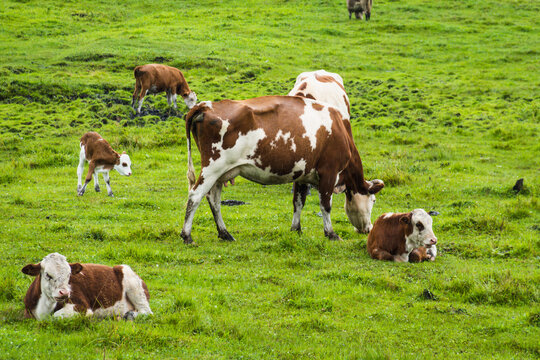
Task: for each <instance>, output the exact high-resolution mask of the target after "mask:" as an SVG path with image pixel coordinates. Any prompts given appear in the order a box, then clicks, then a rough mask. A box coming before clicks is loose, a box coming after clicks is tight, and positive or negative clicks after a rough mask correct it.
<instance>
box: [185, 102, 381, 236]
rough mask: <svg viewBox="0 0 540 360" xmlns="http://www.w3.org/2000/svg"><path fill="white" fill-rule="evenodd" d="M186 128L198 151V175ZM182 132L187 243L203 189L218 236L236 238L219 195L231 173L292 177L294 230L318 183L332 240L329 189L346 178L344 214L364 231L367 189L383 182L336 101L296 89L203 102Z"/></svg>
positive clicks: (261, 179) (278, 179)
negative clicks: (367, 167) (368, 175)
mask: <svg viewBox="0 0 540 360" xmlns="http://www.w3.org/2000/svg"><path fill="white" fill-rule="evenodd" d="M191 132H192V133H193V138H194V140H195V142H196V143H197V146H198V148H199V151H200V153H201V172H200V175H199V178H198V179H195V170H194V168H193V161H192V157H191V138H190V136H191V135H190V133H191ZM186 137H187V146H188V179H189V184H190V191H189V197H188V203H187V209H186V217H185V221H184V227H183V229H182V234H181V236H182V238H183V239H184V242H185V243H191V242H192V241H193V240H192V238H191V228H192V224H193V217H194V215H195V211H196V210H197V207H198V206H199V204H200V202H201V200H202V199H203V197H204V196H206V197H207V199H208V203H209V204H210V208H211V210H212V214H213V216H214V220H215V222H216V226H217V229H218V236H219V238H221V239H223V240H229V241H232V240H234V238H233V237H232V236H231V235H230V234H229V232H228V231H227V229H226V228H225V224H224V222H223V219H222V217H221V209H220V197H221V188H222V184H223V183H224V182H226V181H228V180H231V179H234V178H235V177H236V176H242V177H244V178H246V179H248V180H251V181H254V182H257V183H259V184H266V185H271V184H284V183H290V182H294V197H293V205H294V215H293V221H292V227H291V230H295V231H298V232H300V231H301V225H300V214H301V211H302V208H303V207H304V203H305V200H306V193H307V190H308V186H307V184H312V185H314V186H315V187H318V189H319V196H320V207H321V213H322V217H323V222H324V234H325V235H326V236H327V237H328V238H330V239H333V240H339V239H340V238H339V236H338V235H337V234H336V233H335V232H334V230H333V228H332V223H331V220H330V211H331V207H332V193H333V190H334V187H335V186H336V185H344V186H345V193H346V201H345V211H346V213H347V216H348V218H349V220H350V221H351V223H352V224H353V225H354V226H355V227H356V228H357V229H359V230H360V231H362V232H369V230H370V228H371V209H372V205H373V202H372V198H371V196H370V195H372V194H375V193H377V192H379V191H380V190H381V189H382V188H383V187H384V183H383V182H382V181H381V180H373V181H366V180H364V172H363V167H362V161H361V159H360V155H359V154H358V151H357V149H356V147H355V145H354V142H353V139H352V137H351V136H350V134H349V132H348V131H347V129H346V128H345V126H344V121H343V114H341V112H340V111H339V110H338V109H336V108H334V107H331V106H328V105H327V104H323V103H318V102H315V101H313V100H311V99H305V98H301V97H296V96H265V97H260V98H255V99H248V100H242V101H231V100H223V101H219V102H202V103H200V104H198V105H197V106H195V107H194V108H193V109H191V110H190V112H189V113H188V114H187V115H186ZM338 176H339V177H338Z"/></svg>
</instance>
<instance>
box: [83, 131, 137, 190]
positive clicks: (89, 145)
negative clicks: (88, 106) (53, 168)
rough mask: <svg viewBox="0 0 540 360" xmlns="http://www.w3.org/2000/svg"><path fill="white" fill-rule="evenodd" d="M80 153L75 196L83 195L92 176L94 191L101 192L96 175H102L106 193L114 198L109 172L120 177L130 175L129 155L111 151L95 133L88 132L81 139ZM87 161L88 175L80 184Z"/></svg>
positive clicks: (109, 146)
mask: <svg viewBox="0 0 540 360" xmlns="http://www.w3.org/2000/svg"><path fill="white" fill-rule="evenodd" d="M80 145H81V152H80V154H79V166H78V168H77V177H78V183H77V194H78V195H79V196H82V195H84V192H85V191H86V186H87V185H88V183H89V182H90V180H92V175H93V176H94V189H96V191H97V192H99V191H101V189H100V188H99V182H98V173H102V174H103V180H105V184H106V185H107V193H108V194H109V196H114V195H113V192H112V190H111V183H110V182H109V171H111V170H112V169H115V170H116V171H118V172H119V173H120V175H126V176H130V175H131V159H130V158H129V155H127V154H126V153H125V152H123V153H122V154H121V155H120V154H118V153H117V152H116V151H114V150H113V148H112V147H111V145H109V143H108V142H107V141H105V139H103V138H102V137H101V135H99V134H98V133H97V132H88V133H86V134H84V135H83V137H82V138H81V144H80ZM85 160H86V161H88V174H87V175H86V179H85V181H84V186H83V185H82V183H81V177H82V173H83V170H84V161H85Z"/></svg>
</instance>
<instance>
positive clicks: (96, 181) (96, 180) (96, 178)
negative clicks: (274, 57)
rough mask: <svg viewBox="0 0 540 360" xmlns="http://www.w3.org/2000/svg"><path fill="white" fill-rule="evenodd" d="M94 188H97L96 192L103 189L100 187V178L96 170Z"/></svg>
mask: <svg viewBox="0 0 540 360" xmlns="http://www.w3.org/2000/svg"><path fill="white" fill-rule="evenodd" d="M94 189H95V190H96V192H100V191H101V189H100V187H99V178H98V173H97V172H94Z"/></svg>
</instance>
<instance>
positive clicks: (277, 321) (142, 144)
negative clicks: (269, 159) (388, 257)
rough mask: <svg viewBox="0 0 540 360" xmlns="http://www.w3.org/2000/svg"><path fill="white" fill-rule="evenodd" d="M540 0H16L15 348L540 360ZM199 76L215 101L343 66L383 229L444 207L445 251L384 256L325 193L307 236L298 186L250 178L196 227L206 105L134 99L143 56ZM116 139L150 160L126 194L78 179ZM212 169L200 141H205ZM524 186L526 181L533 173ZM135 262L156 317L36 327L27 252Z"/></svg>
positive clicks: (2, 172) (283, 90)
mask: <svg viewBox="0 0 540 360" xmlns="http://www.w3.org/2000/svg"><path fill="white" fill-rule="evenodd" d="M539 12H540V5H539V3H538V2H537V1H533V0H521V1H506V2H500V1H490V0H481V1H477V0H463V1H459V2H446V1H435V0H433V1H428V0H411V1H407V2H404V1H384V0H381V1H375V2H374V4H373V10H372V16H371V20H370V21H369V22H366V21H355V20H349V19H348V11H347V8H346V2H345V1H344V0H343V1H342V0H340V1H295V0H289V1H251V0H243V1H236V0H231V1H169V0H163V1H144V0H143V1H132V0H127V1H125V2H122V4H118V5H111V3H110V2H102V1H87V2H80V1H78V2H75V1H59V0H51V1H47V2H43V1H41V2H38V1H35V0H24V1H12V0H4V1H3V2H2V5H1V6H0V211H1V212H2V214H3V216H1V217H0V252H1V253H2V256H1V258H0V265H1V266H0V354H1V355H0V358H2V359H28V358H32V359H50V358H53V357H58V356H66V355H68V356H75V357H76V358H81V359H83V358H84V359H104V358H105V359H158V358H163V359H173V358H191V359H230V358H235V359H236V358H249V359H322V358H346V359H417V358H430V359H431V358H447V359H456V358H473V359H480V358H486V359H507V358H516V359H537V358H538V357H539V356H540V346H539V344H540V341H539V340H540V305H539V301H540V266H539V260H540V171H539V169H540V141H539V139H540V137H539V135H540V125H539V123H540V122H539V119H538V112H539V90H538V89H539V88H540V86H539V85H540V69H539V66H538V55H539V52H540V40H539V39H540V28H539V27H538V13H539ZM146 63H164V64H167V65H170V66H174V67H176V68H178V69H180V70H181V71H182V72H183V73H184V75H185V76H186V79H188V81H189V86H190V88H191V89H192V90H193V91H195V92H196V93H197V97H198V99H199V100H200V101H202V100H220V99H225V98H230V99H245V98H251V97H256V96H262V95H278V94H282V95H285V94H287V93H288V92H289V91H290V90H291V89H292V87H293V85H294V81H295V79H296V76H297V75H298V74H300V73H301V72H304V71H312V70H317V69H325V70H327V71H331V72H336V73H338V74H340V75H341V76H342V77H343V79H344V83H345V89H346V90H347V92H348V96H349V100H350V105H351V123H352V126H353V134H354V137H355V141H356V145H357V147H358V151H359V153H360V156H361V158H362V161H363V164H364V171H365V175H366V178H368V179H372V178H379V179H382V180H383V181H384V182H385V185H386V186H385V188H384V189H383V190H382V191H381V192H380V193H379V194H377V202H376V203H375V206H374V209H373V214H372V220H375V219H376V218H377V217H378V216H379V215H380V214H382V213H385V212H404V211H409V210H410V209H414V208H423V209H425V210H426V211H431V210H433V211H437V212H439V215H438V216H433V230H434V232H435V233H436V234H437V238H438V244H437V245H438V251H439V252H438V257H437V259H436V260H435V261H434V262H424V263H419V264H409V263H394V262H384V261H376V260H373V259H371V258H370V257H369V255H368V253H367V251H366V239H367V235H365V234H358V233H356V232H354V229H353V227H352V226H351V225H350V223H349V222H348V220H347V218H346V215H345V212H344V210H343V203H344V195H343V194H341V195H336V196H334V200H333V211H332V220H333V226H334V230H335V231H336V232H337V233H339V234H340V236H341V237H342V238H343V241H341V242H333V241H329V240H327V239H326V238H325V237H324V235H323V233H322V231H321V224H322V219H321V218H320V217H318V216H317V213H318V212H319V205H318V196H317V193H316V190H312V193H313V194H312V195H311V196H309V197H308V199H307V202H306V206H305V207H304V211H303V217H302V229H303V234H302V235H301V236H299V235H298V234H297V233H295V232H294V233H293V232H290V231H289V228H290V223H291V220H292V213H291V209H292V203H291V197H292V195H291V190H290V189H291V187H290V185H276V186H266V187H262V186H260V185H256V184H254V183H251V182H249V181H247V180H242V179H237V181H236V185H235V186H234V187H227V188H225V189H224V192H223V195H222V199H224V200H241V201H244V202H245V204H244V205H241V206H234V207H229V206H223V209H222V213H223V217H224V220H225V222H226V223H227V224H228V225H229V228H228V230H229V231H230V232H231V234H233V236H235V238H236V240H237V241H236V242H234V243H229V242H221V241H219V240H218V238H217V231H216V229H215V226H214V221H213V218H212V214H211V212H210V209H209V207H208V204H207V203H203V204H202V205H201V207H200V208H199V209H198V212H197V216H196V218H195V221H196V226H194V234H193V236H194V237H195V238H196V239H197V242H198V246H185V245H184V244H183V242H182V239H181V238H180V232H181V227H182V223H183V218H184V214H185V204H186V201H187V189H188V181H187V178H186V176H185V174H186V170H187V157H186V154H187V150H186V137H185V127H184V121H183V119H182V116H183V113H185V112H186V111H187V108H186V107H185V106H184V104H181V105H180V104H179V108H178V109H177V110H174V109H171V108H170V107H169V106H168V104H167V100H166V97H165V96H163V95H161V96H159V95H158V96H156V97H152V96H148V97H147V98H146V99H145V102H144V105H143V107H142V114H141V116H140V117H136V116H134V112H133V110H132V109H131V107H130V104H131V97H132V92H133V88H134V80H133V69H134V67H135V66H137V65H141V64H146ZM87 131H97V132H99V133H100V134H101V135H103V137H104V138H106V139H107V140H108V141H109V142H110V143H111V146H112V147H113V148H114V149H121V150H126V151H127V153H129V155H130V157H131V160H132V170H133V175H132V176H130V177H129V178H126V177H122V176H120V175H119V174H117V173H116V172H115V173H112V174H111V177H112V178H111V181H112V182H113V184H114V189H115V197H114V198H109V197H107V196H103V194H97V193H95V192H94V190H92V189H91V188H89V189H88V190H87V192H86V194H85V196H84V197H78V196H77V193H76V165H77V163H78V154H79V139H80V137H81V136H82V134H84V133H85V132H87ZM194 155H195V164H196V168H197V169H198V168H199V166H198V152H197V151H196V150H195V151H194ZM519 178H523V179H524V186H523V189H522V190H521V191H520V192H519V193H517V194H516V193H515V192H514V191H513V190H512V187H513V185H514V183H515V182H516V180H518V179H519ZM51 252H59V253H61V254H63V255H65V256H66V257H67V259H68V261H70V262H80V263H99V264H105V265H116V264H123V263H125V264H129V265H130V266H131V268H132V269H133V270H134V271H135V272H136V273H137V274H139V275H140V276H141V278H143V279H144V280H145V282H146V283H147V285H148V288H149V291H150V306H151V308H152V311H153V312H154V315H153V316H150V317H138V318H136V319H135V320H134V321H132V322H126V321H114V320H96V319H93V318H83V317H76V318H74V319H66V320H47V321H42V322H37V321H35V320H28V319H24V317H23V314H24V305H23V302H22V299H23V297H24V294H25V293H26V290H27V288H28V286H29V285H30V282H31V279H29V278H28V277H27V276H26V275H24V274H23V273H22V272H21V269H22V267H23V266H24V265H26V264H29V263H37V262H39V261H40V260H41V259H42V258H43V257H44V256H45V255H46V254H48V253H51Z"/></svg>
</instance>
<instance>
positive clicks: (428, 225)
mask: <svg viewBox="0 0 540 360" xmlns="http://www.w3.org/2000/svg"><path fill="white" fill-rule="evenodd" d="M432 225H433V220H432V219H431V216H429V214H428V213H427V212H426V211H425V210H423V209H414V210H413V211H412V219H411V226H412V233H411V234H410V235H409V236H407V237H406V238H407V242H410V243H412V244H414V245H416V247H419V246H425V247H427V248H429V247H431V246H433V245H435V244H436V243H437V237H435V234H434V233H433V228H432Z"/></svg>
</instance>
